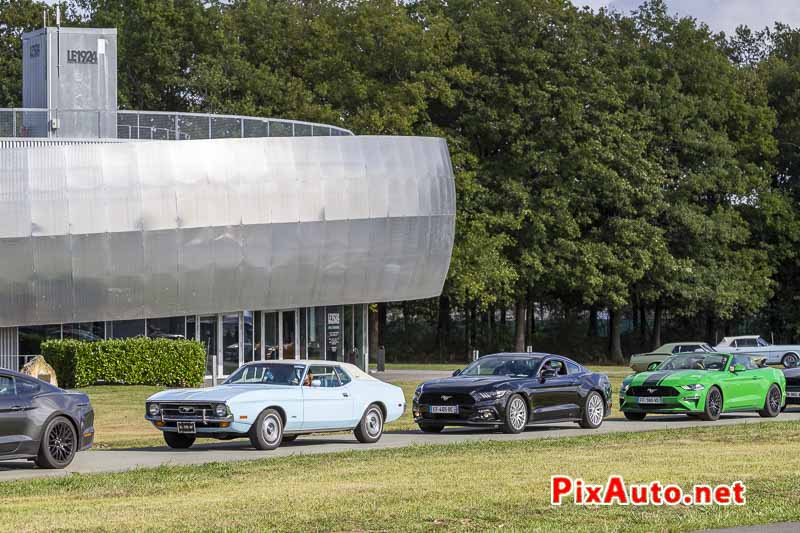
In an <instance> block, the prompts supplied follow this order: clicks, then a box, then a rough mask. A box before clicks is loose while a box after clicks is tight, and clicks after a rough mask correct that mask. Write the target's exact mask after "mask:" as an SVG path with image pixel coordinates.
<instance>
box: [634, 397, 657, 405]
mask: <svg viewBox="0 0 800 533" xmlns="http://www.w3.org/2000/svg"><path fill="white" fill-rule="evenodd" d="M636 401H637V402H638V403H640V404H653V403H663V402H662V401H661V396H639V397H638V398H637V399H636Z"/></svg>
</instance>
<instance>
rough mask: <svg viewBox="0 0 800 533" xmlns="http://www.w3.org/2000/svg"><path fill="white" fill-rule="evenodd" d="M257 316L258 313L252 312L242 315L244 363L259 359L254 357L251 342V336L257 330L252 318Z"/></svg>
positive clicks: (252, 343)
mask: <svg viewBox="0 0 800 533" xmlns="http://www.w3.org/2000/svg"><path fill="white" fill-rule="evenodd" d="M257 315H258V313H253V312H252V311H245V312H244V313H242V334H243V336H244V352H243V358H244V362H245V363H250V362H251V361H255V360H256V359H258V358H259V357H258V356H257V355H255V351H254V350H255V343H254V342H253V336H254V333H255V330H256V329H257V326H256V325H255V324H256V323H255V321H254V316H257Z"/></svg>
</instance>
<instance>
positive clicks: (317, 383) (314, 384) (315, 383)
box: [311, 379, 322, 387]
mask: <svg viewBox="0 0 800 533" xmlns="http://www.w3.org/2000/svg"><path fill="white" fill-rule="evenodd" d="M311 386H312V387H322V381H320V380H318V379H312V380H311Z"/></svg>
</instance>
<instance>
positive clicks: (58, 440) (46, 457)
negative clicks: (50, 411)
mask: <svg viewBox="0 0 800 533" xmlns="http://www.w3.org/2000/svg"><path fill="white" fill-rule="evenodd" d="M77 451H78V435H77V433H76V431H75V427H74V426H73V425H72V423H71V422H70V421H69V420H67V419H66V418H64V417H63V416H57V417H55V418H54V419H52V420H51V421H50V422H48V424H47V425H46V426H45V428H44V432H43V433H42V443H41V445H40V448H39V455H38V456H37V457H36V465H37V466H39V467H40V468H64V467H66V466H67V465H69V464H70V463H71V462H72V460H73V459H74V458H75V453H76V452H77Z"/></svg>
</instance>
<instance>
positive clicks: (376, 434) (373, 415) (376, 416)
mask: <svg viewBox="0 0 800 533" xmlns="http://www.w3.org/2000/svg"><path fill="white" fill-rule="evenodd" d="M353 433H354V434H355V436H356V438H357V439H358V442H361V443H363V444H371V443H373V442H378V440H379V439H380V438H381V435H383V412H382V411H381V408H380V407H378V406H377V405H375V404H374V403H373V404H372V405H370V406H369V407H367V412H366V413H364V416H363V417H361V422H359V423H358V426H356V429H355V431H353Z"/></svg>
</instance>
